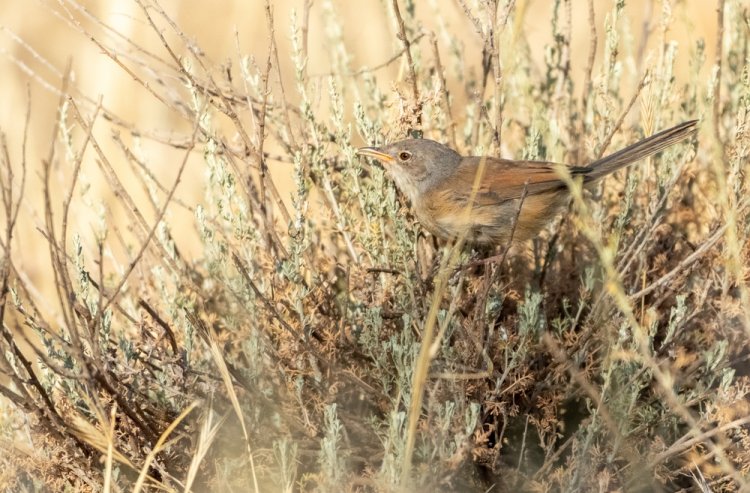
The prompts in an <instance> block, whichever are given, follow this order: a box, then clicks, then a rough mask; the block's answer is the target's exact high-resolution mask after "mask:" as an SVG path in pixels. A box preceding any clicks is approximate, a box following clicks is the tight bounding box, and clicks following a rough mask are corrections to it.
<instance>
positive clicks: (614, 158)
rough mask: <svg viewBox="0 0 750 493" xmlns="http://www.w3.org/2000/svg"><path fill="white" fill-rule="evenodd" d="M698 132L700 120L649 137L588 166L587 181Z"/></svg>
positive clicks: (684, 123)
mask: <svg viewBox="0 0 750 493" xmlns="http://www.w3.org/2000/svg"><path fill="white" fill-rule="evenodd" d="M697 130H698V120H690V121H687V122H683V123H680V124H679V125H676V126H674V127H672V128H668V129H667V130H662V131H661V132H659V133H657V134H654V135H652V136H651V137H647V138H645V139H643V140H641V141H638V142H636V143H635V144H633V145H630V146H628V147H626V148H625V149H622V150H619V151H617V152H615V153H613V154H610V155H609V156H605V157H603V158H601V159H599V160H598V161H594V162H593V163H591V164H589V165H588V168H589V169H590V171H589V172H588V173H586V181H594V180H597V179H599V178H601V177H603V176H606V175H608V174H610V173H613V172H615V171H617V170H618V169H620V168H624V167H625V166H627V165H629V164H633V163H634V162H636V161H639V160H641V159H643V158H647V157H649V156H651V155H653V154H656V153H657V152H659V151H661V150H662V149H665V148H667V147H669V146H671V145H672V144H676V143H677V142H679V141H681V140H683V139H686V138H688V137H690V136H691V135H693V134H694V133H695V132H696V131H697Z"/></svg>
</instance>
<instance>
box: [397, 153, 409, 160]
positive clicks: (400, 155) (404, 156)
mask: <svg viewBox="0 0 750 493" xmlns="http://www.w3.org/2000/svg"><path fill="white" fill-rule="evenodd" d="M398 158H399V160H401V161H408V160H409V159H411V152H408V151H401V152H399V153H398Z"/></svg>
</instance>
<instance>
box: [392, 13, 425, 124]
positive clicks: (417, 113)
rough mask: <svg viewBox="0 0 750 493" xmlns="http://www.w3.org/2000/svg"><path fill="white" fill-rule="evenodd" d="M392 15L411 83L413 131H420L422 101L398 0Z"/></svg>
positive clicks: (409, 42)
mask: <svg viewBox="0 0 750 493" xmlns="http://www.w3.org/2000/svg"><path fill="white" fill-rule="evenodd" d="M392 5H393V13H394V15H395V16H396V21H397V22H398V35H397V37H398V39H400V40H401V42H402V43H403V44H404V54H405V55H406V63H407V65H408V67H407V71H408V73H409V82H410V83H411V91H412V97H413V98H414V104H413V106H412V111H413V116H414V128H413V130H421V128H422V101H421V99H420V97H419V88H418V86H417V74H416V71H415V70H414V60H413V59H412V56H411V41H409V37H408V36H407V35H406V26H405V25H404V19H403V18H402V17H401V11H400V10H399V8H398V0H393V3H392Z"/></svg>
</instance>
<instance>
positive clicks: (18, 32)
mask: <svg viewBox="0 0 750 493" xmlns="http://www.w3.org/2000/svg"><path fill="white" fill-rule="evenodd" d="M324 3H325V2H323V1H322V0H316V1H314V2H313V7H312V11H311V17H310V37H309V46H310V62H309V63H310V73H311V74H316V73H325V72H328V71H329V70H330V69H331V67H330V59H329V53H328V52H327V50H326V49H325V45H326V37H325V34H324V29H325V26H324V15H323V7H324ZM416 3H417V12H418V16H419V18H420V20H421V22H422V24H423V26H424V28H425V29H427V30H433V29H436V24H435V19H436V15H435V11H436V10H439V11H440V12H441V13H442V14H444V15H443V17H444V18H445V19H446V21H447V23H448V29H449V30H450V31H451V32H453V33H455V34H456V35H458V36H459V37H460V38H461V39H462V40H463V43H464V47H465V57H466V60H467V64H469V65H471V64H473V65H474V66H475V67H476V64H477V62H478V61H479V60H480V56H481V55H480V53H481V44H480V41H479V39H478V36H477V35H476V34H475V33H474V29H473V26H472V25H471V24H470V23H469V22H468V21H467V20H466V18H465V16H464V15H463V12H462V10H461V8H460V6H458V3H457V2H455V1H452V0H431V1H422V0H419V1H417V2H416ZM468 3H469V4H472V5H473V3H474V2H468ZM614 3H615V2H613V1H609V0H606V1H605V0H595V8H596V13H597V22H596V25H597V31H598V37H599V43H598V47H599V50H600V54H599V56H598V57H597V63H600V62H601V49H602V47H603V46H604V20H605V16H606V15H607V13H608V12H609V11H610V10H611V9H612V8H613V5H614ZM331 4H332V6H333V9H334V11H335V12H336V13H337V14H338V15H339V16H340V18H341V19H343V30H344V38H345V41H346V46H347V48H348V50H349V52H350V54H351V56H352V64H351V68H352V69H353V70H356V69H358V68H360V67H363V66H375V65H378V64H380V63H382V62H384V61H385V60H387V59H389V58H390V57H391V56H393V54H394V53H397V52H398V50H399V45H398V41H397V40H396V37H395V35H394V32H395V26H394V25H393V22H392V20H391V16H390V13H389V11H388V8H389V5H390V1H387V2H385V1H382V0H367V1H364V0H358V1H345V0H333V1H332V2H331ZM66 5H68V4H66ZM82 5H83V6H85V8H87V9H89V11H90V12H91V13H92V14H93V15H95V16H96V17H98V18H99V19H101V20H102V21H103V22H105V23H106V24H108V25H110V26H111V27H113V28H114V29H115V30H117V31H118V32H120V33H122V34H123V35H125V36H127V37H128V38H129V39H132V40H134V41H135V42H136V43H138V44H142V45H145V46H147V47H150V48H151V49H152V50H154V51H155V52H158V53H161V54H162V55H163V56H164V57H165V58H166V54H165V53H164V51H163V49H162V48H161V47H160V45H159V43H158V39H157V37H156V36H155V35H154V33H153V31H152V30H151V28H150V27H149V26H148V24H147V23H146V21H145V20H144V17H143V14H142V12H141V10H140V8H139V7H138V5H137V4H135V3H134V2H131V1H127V0H122V1H95V0H91V1H85V2H83V3H82ZM302 5H303V0H277V1H274V2H273V6H274V11H275V18H276V31H277V32H276V39H277V42H278V44H279V50H280V56H281V58H282V60H281V63H282V65H283V71H284V74H285V77H287V78H288V79H289V81H290V82H289V84H288V85H289V86H292V85H293V84H292V82H291V76H292V70H291V62H290V60H289V58H288V53H290V34H289V33H290V27H289V22H288V19H289V18H290V15H291V11H292V9H296V10H297V11H298V13H299V15H301V11H302ZM553 5H554V2H553V1H551V0H528V1H523V0H519V2H518V6H519V8H525V9H527V10H526V15H525V17H524V18H523V23H522V30H523V33H522V35H523V36H525V37H526V38H527V39H528V40H529V42H530V44H531V47H532V52H533V56H534V59H535V61H536V62H537V63H539V64H541V63H542V61H543V57H544V49H545V46H546V45H548V44H549V43H550V42H551V32H550V18H551V15H552V7H553ZM663 5H664V3H663V2H662V1H658V0H631V1H628V2H627V6H626V14H627V16H628V21H627V23H626V28H625V34H626V35H630V36H632V37H633V38H634V39H636V40H639V39H644V29H656V30H658V22H659V18H660V15H661V12H662V8H663ZM668 5H671V6H672V15H673V16H674V18H675V23H674V25H673V27H672V29H671V30H670V32H669V33H668V36H669V37H670V39H674V40H677V41H679V42H680V43H681V53H682V55H681V57H680V59H679V63H680V66H679V67H678V74H679V73H680V72H682V73H684V71H685V70H686V69H687V67H686V63H687V59H688V57H687V55H686V53H687V49H688V46H690V45H694V44H695V42H696V41H697V40H698V39H700V38H704V39H705V40H706V55H707V59H708V61H709V62H708V63H707V64H706V66H705V67H704V70H707V69H708V67H709V66H710V61H711V60H713V56H714V54H713V53H714V45H715V36H716V34H715V33H716V11H715V9H716V5H715V2H714V1H709V0H701V1H681V2H680V1H673V2H669V3H668ZM162 6H163V8H164V10H165V11H166V12H167V13H168V14H169V15H171V16H172V17H173V18H174V19H175V20H176V22H177V24H178V25H179V26H180V27H181V28H182V29H183V30H184V32H185V34H186V35H187V36H189V37H191V38H193V39H194V40H195V42H196V44H197V45H198V46H200V47H201V48H202V49H203V50H204V51H205V52H206V54H207V56H208V58H209V59H211V60H213V61H214V62H215V63H216V64H221V63H225V62H226V61H227V60H232V63H233V64H235V65H236V64H237V59H238V53H237V48H236V45H235V37H234V32H235V30H236V31H237V32H239V39H240V50H241V52H242V53H241V54H242V55H245V54H252V55H255V56H256V57H257V58H258V59H259V60H264V59H265V53H266V48H267V46H268V44H267V43H268V32H267V27H266V22H265V15H264V10H263V2H262V1H261V0H251V1H247V0H237V1H232V0H210V1H209V0H203V1H201V0H171V1H164V2H162ZM69 8H72V7H69ZM74 16H76V18H82V16H81V15H80V14H74ZM572 18H573V20H574V29H573V39H572V61H573V70H574V77H577V78H578V79H580V78H582V73H583V67H584V66H585V59H586V56H587V53H588V45H589V30H588V27H587V25H588V20H587V10H586V2H585V1H583V0H573V12H572ZM646 19H650V21H649V23H648V24H645V23H644V22H645V20H646ZM0 23H2V27H3V30H2V31H0V50H2V54H1V55H0V87H2V91H0V128H1V129H2V130H3V131H4V132H5V133H6V134H7V138H8V143H9V147H10V153H11V156H12V158H13V159H14V160H15V161H19V160H20V156H21V138H22V129H23V121H24V114H25V112H26V106H27V102H28V101H27V87H28V88H29V90H30V94H31V126H30V132H29V135H28V154H27V159H28V163H29V176H28V180H27V197H26V201H25V203H24V209H23V212H22V224H21V225H20V226H19V228H18V231H17V235H16V240H15V242H14V245H13V247H14V248H15V249H16V251H15V252H14V257H15V259H16V262H18V267H20V268H21V269H23V270H25V271H26V272H28V273H29V274H30V276H31V278H32V280H33V281H34V282H35V283H37V284H38V285H40V286H41V287H42V289H47V288H46V287H45V286H47V281H48V280H49V268H48V267H47V263H46V262H40V261H39V259H40V258H42V255H43V253H44V252H45V251H46V246H45V244H44V242H43V241H42V237H41V235H40V234H39V233H38V232H37V231H36V228H37V227H40V226H41V224H42V216H41V215H40V214H41V210H42V202H41V197H40V193H39V192H40V190H41V179H40V177H39V175H38V171H37V170H38V169H39V163H40V162H41V159H43V158H44V156H46V155H47V153H48V149H49V143H50V140H51V132H52V128H53V122H54V117H55V113H56V107H57V101H58V96H57V95H56V94H54V93H53V91H51V90H50V89H49V87H46V85H49V86H51V87H59V84H60V73H62V72H63V71H64V68H65V66H66V64H67V63H68V61H70V62H71V63H72V67H73V74H74V81H75V84H76V85H77V86H78V87H80V88H81V89H83V90H84V91H85V92H86V93H87V94H88V95H90V96H92V97H94V98H96V97H98V96H99V95H101V97H102V98H103V104H104V105H105V106H107V107H108V108H109V109H111V110H112V111H114V112H115V113H117V114H119V115H120V116H121V117H123V118H125V119H127V120H129V121H131V122H133V123H134V124H135V125H136V126H139V127H142V128H146V129H155V130H160V131H163V130H165V129H170V128H173V129H175V130H176V131H179V132H183V133H184V132H186V131H187V127H186V125H185V123H184V122H181V121H180V120H179V118H177V117H176V115H174V114H173V113H172V112H170V111H169V110H167V109H165V108H164V107H163V106H162V105H161V104H160V103H159V102H157V101H155V100H154V98H153V97H151V96H150V95H149V94H148V93H147V92H146V91H145V90H143V88H141V87H140V86H138V85H137V84H135V83H134V82H133V81H132V79H131V77H130V76H128V75H127V74H126V73H124V72H123V70H122V69H121V68H119V67H117V66H116V65H115V64H114V63H113V62H112V61H111V60H110V59H109V58H107V57H106V56H104V55H103V54H102V53H101V52H100V50H99V49H98V48H97V47H96V46H95V45H94V44H93V43H92V42H91V41H89V40H88V39H87V38H86V36H85V35H84V34H82V33H81V32H79V30H78V29H77V28H76V27H75V26H73V25H71V24H70V23H69V21H68V20H67V18H66V15H65V13H64V12H63V8H62V7H61V6H60V5H59V3H58V2H53V1H44V0H42V1H40V2H36V1H25V0H6V1H4V2H0ZM82 26H83V29H86V30H92V31H94V30H95V31H96V32H101V31H99V30H98V29H96V28H95V26H94V25H93V24H92V23H91V22H87V21H83V23H82ZM648 39H649V44H648V46H647V47H646V50H645V51H644V55H647V54H648V49H649V48H651V47H653V46H654V44H655V43H658V41H659V36H658V35H657V34H656V33H654V35H652V36H650V37H649V38H648ZM638 44H639V43H635V45H638ZM441 49H444V47H441ZM32 50H34V51H36V52H37V53H38V55H35V54H33V53H32V52H31V51H32ZM683 50H684V51H683ZM42 59H44V60H47V61H48V62H49V64H50V66H46V65H45V64H44V63H43V62H42ZM377 74H378V77H379V79H380V81H381V82H382V83H383V87H384V88H385V90H386V91H387V90H388V81H389V80H392V79H393V78H396V77H398V76H399V64H398V63H394V64H391V65H390V66H389V67H387V68H385V69H383V70H380V71H378V73H377ZM510 76H512V74H511V75H510ZM291 92H293V91H290V93H291ZM628 94H630V92H628ZM457 105H460V101H457ZM100 123H101V127H102V128H99V127H97V129H98V130H99V132H98V134H97V135H98V137H99V138H100V139H102V141H106V140H107V139H108V135H109V132H110V130H109V129H108V128H107V127H106V125H105V124H104V122H100ZM143 146H144V149H145V151H146V153H147V154H148V156H149V158H150V161H151V162H152V163H154V166H155V170H154V171H155V172H156V174H157V176H159V177H161V178H163V179H164V180H165V182H168V179H169V178H170V177H171V176H173V171H174V170H175V169H176V166H177V165H178V164H179V159H180V156H179V155H175V154H174V153H173V152H168V151H167V150H166V149H165V148H164V147H163V146H156V145H153V146H152V145H150V144H149V143H148V142H144V144H143ZM112 156H114V157H117V156H120V154H119V153H117V152H113V153H112ZM117 164H118V163H116V162H115V163H113V166H115V168H116V169H118V168H117ZM191 166H193V168H191V170H189V171H190V172H189V173H188V176H189V177H191V179H189V180H187V181H186V182H185V183H183V184H182V185H181V187H180V190H179V195H180V196H181V197H182V198H184V199H185V200H186V201H190V202H193V203H194V202H195V201H197V200H199V199H200V197H201V193H202V192H201V188H200V183H201V178H202V173H201V171H202V170H201V167H200V161H199V160H196V161H195V162H194V163H191ZM277 171H278V173H280V175H283V174H284V173H285V172H286V170H284V169H280V170H277ZM54 172H55V174H54V176H53V185H54V187H56V189H57V191H58V192H60V191H61V190H64V189H65V187H66V183H68V181H67V180H68V179H69V169H66V168H65V166H64V165H62V164H58V165H57V166H56V167H55V168H54ZM99 180H100V177H99V176H98V174H97V171H96V168H95V166H89V165H88V164H87V167H86V168H85V169H84V175H83V176H82V183H84V184H89V185H90V186H91V187H92V191H91V192H90V199H91V201H90V204H93V206H96V204H97V202H99V201H102V202H104V203H111V199H112V194H111V192H110V191H109V190H108V189H107V187H105V186H103V184H102V183H101V182H100V181H99ZM98 185H101V186H98ZM60 197H61V196H60ZM60 197H57V198H58V199H59V198H60ZM112 216H113V217H114V218H115V219H116V218H118V217H122V213H121V211H120V212H118V211H117V210H115V209H113V210H112ZM74 220H75V224H73V225H72V229H79V230H80V231H82V232H90V231H92V230H94V229H95V228H96V226H95V222H96V214H88V215H87V212H86V209H85V208H82V207H79V208H78V209H77V210H76V212H75V217H74ZM183 220H188V221H190V218H189V217H188V218H183ZM185 229H186V230H190V229H192V228H185ZM181 241H182V242H183V250H184V251H187V252H188V253H189V254H196V253H198V250H197V249H195V248H191V241H190V235H189V234H187V235H186V236H184V237H183V238H182V239H181ZM193 246H194V244H193Z"/></svg>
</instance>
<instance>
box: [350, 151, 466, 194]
mask: <svg viewBox="0 0 750 493" xmlns="http://www.w3.org/2000/svg"><path fill="white" fill-rule="evenodd" d="M357 153H358V154H360V155H363V156H369V157H372V158H375V159H377V160H378V161H379V162H380V163H381V164H382V165H383V167H384V168H385V169H386V171H388V173H389V174H390V175H391V177H392V178H393V181H394V182H395V183H396V186H397V187H398V188H399V189H400V190H401V191H402V192H403V193H404V194H405V195H406V196H407V197H409V199H410V200H411V201H412V203H414V202H415V201H416V199H417V197H418V195H419V194H422V193H425V192H426V191H428V190H429V189H430V188H432V186H433V185H435V184H436V183H439V182H440V181H442V180H443V179H445V178H447V177H448V176H450V175H451V174H452V173H453V171H454V170H455V169H456V168H457V167H458V165H459V163H460V161H461V155H460V154H459V153H457V152H456V151H454V150H453V149H451V148H450V147H447V146H444V145H443V144H441V143H439V142H435V141H434V140H429V139H406V140H399V141H398V142H394V143H393V144H388V145H386V146H382V147H362V148H361V149H359V150H358V151H357Z"/></svg>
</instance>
